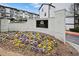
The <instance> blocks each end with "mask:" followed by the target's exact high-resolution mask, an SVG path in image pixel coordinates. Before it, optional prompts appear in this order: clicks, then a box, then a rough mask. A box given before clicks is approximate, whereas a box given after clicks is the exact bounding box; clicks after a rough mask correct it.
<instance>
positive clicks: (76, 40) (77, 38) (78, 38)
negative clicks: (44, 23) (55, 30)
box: [66, 34, 79, 45]
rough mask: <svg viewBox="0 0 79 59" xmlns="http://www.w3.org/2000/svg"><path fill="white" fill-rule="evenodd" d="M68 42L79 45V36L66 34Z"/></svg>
mask: <svg viewBox="0 0 79 59" xmlns="http://www.w3.org/2000/svg"><path fill="white" fill-rule="evenodd" d="M66 40H67V41H70V42H73V43H75V44H78V45H79V36H75V35H70V34H66Z"/></svg>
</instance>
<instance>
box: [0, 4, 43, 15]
mask: <svg viewBox="0 0 79 59" xmlns="http://www.w3.org/2000/svg"><path fill="white" fill-rule="evenodd" d="M0 5H4V6H8V7H13V8H17V9H21V10H26V11H29V12H33V13H37V14H38V13H39V8H40V6H41V4H40V3H0Z"/></svg>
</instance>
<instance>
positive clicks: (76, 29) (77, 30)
mask: <svg viewBox="0 0 79 59" xmlns="http://www.w3.org/2000/svg"><path fill="white" fill-rule="evenodd" d="M70 31H72V32H79V28H74V29H70Z"/></svg>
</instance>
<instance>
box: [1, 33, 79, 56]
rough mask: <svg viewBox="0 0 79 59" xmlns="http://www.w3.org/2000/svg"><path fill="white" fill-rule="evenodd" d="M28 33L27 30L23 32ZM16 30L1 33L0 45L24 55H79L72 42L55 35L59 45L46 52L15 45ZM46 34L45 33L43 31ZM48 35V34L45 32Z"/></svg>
mask: <svg viewBox="0 0 79 59" xmlns="http://www.w3.org/2000/svg"><path fill="white" fill-rule="evenodd" d="M23 33H27V32H23ZM15 34H16V32H4V33H0V47H1V48H3V49H5V50H7V51H12V52H15V53H20V54H22V55H24V56H79V53H78V52H77V51H76V50H75V48H73V47H72V46H70V44H68V43H66V44H64V43H63V42H61V41H60V40H58V39H56V38H55V37H52V36H51V37H52V39H53V40H55V41H56V43H57V46H56V47H54V48H53V49H52V50H51V51H50V52H48V53H44V52H37V51H36V52H35V51H33V50H30V49H28V48H27V46H20V47H17V46H14V44H13V41H14V36H15ZM42 34H45V33H42ZM45 35H48V34H45ZM48 36H50V35H48Z"/></svg>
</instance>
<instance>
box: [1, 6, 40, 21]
mask: <svg viewBox="0 0 79 59" xmlns="http://www.w3.org/2000/svg"><path fill="white" fill-rule="evenodd" d="M38 16H39V15H38V14H35V13H32V12H28V11H25V10H20V9H17V8H12V7H7V6H2V5H0V18H8V19H11V20H13V19H14V20H27V19H29V18H35V17H38Z"/></svg>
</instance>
